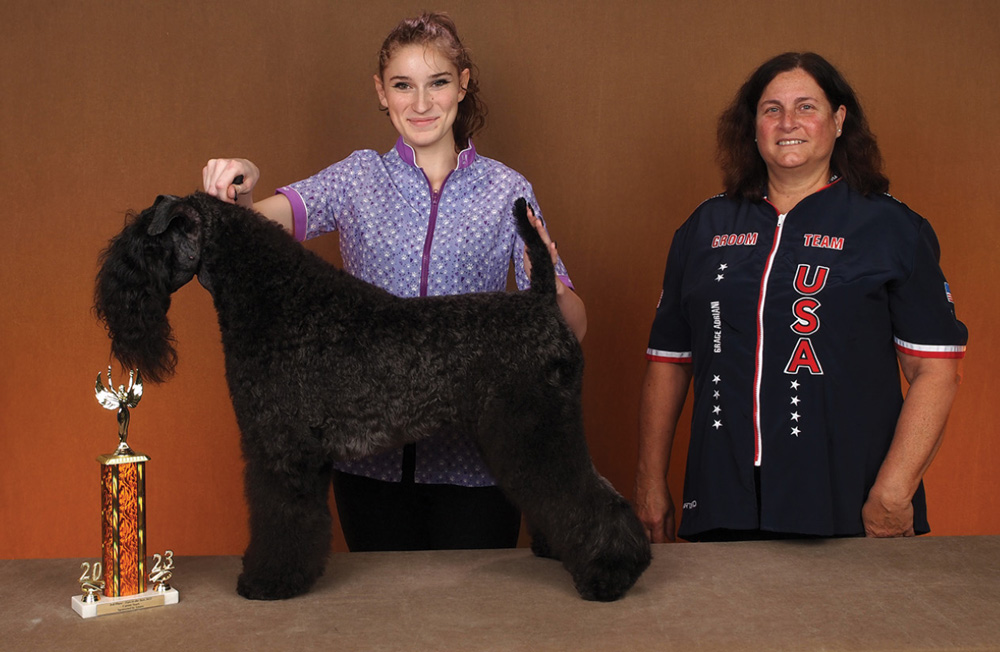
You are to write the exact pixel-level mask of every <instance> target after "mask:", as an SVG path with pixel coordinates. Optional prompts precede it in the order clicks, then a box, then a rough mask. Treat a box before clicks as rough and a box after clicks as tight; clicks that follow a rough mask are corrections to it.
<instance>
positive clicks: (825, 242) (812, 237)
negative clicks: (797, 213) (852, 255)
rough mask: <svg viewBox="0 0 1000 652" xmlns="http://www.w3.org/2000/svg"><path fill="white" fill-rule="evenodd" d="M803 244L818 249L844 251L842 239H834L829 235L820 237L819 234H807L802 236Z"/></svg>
mask: <svg viewBox="0 0 1000 652" xmlns="http://www.w3.org/2000/svg"><path fill="white" fill-rule="evenodd" d="M804 238H805V242H804V243H803V244H804V245H805V246H807V247H818V248H820V249H836V250H837V251H842V250H843V249H844V239H843V238H835V237H833V236H829V235H820V234H819V233H807V234H805V236H804Z"/></svg>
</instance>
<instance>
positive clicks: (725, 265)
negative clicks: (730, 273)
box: [719, 263, 729, 272]
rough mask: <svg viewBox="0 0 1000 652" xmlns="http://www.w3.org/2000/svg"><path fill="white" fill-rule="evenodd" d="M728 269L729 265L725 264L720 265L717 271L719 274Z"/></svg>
mask: <svg viewBox="0 0 1000 652" xmlns="http://www.w3.org/2000/svg"><path fill="white" fill-rule="evenodd" d="M728 268H729V265H727V264H725V263H722V264H721V265H719V271H720V272H724V271H726V269H728Z"/></svg>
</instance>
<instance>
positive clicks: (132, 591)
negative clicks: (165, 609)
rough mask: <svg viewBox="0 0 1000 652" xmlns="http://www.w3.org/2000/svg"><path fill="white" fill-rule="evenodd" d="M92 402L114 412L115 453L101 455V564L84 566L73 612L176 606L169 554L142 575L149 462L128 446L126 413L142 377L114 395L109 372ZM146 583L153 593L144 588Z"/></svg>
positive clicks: (139, 395)
mask: <svg viewBox="0 0 1000 652" xmlns="http://www.w3.org/2000/svg"><path fill="white" fill-rule="evenodd" d="M95 393H96V395H97V401H98V403H100V404H101V406H102V407H104V408H106V409H108V410H117V411H118V448H116V449H115V452H114V453H111V454H110V455H101V456H100V457H98V458H97V461H98V462H99V463H100V465H101V539H102V546H101V561H100V562H95V563H93V564H91V563H90V562H84V563H83V566H82V569H83V574H82V575H81V576H80V589H81V594H80V595H75V596H73V599H72V606H73V610H74V611H76V612H77V613H78V614H80V615H81V616H82V617H84V618H92V617H94V616H102V615H105V614H111V613H121V612H123V611H136V610H138V609H146V608H149V607H159V606H162V605H167V604H176V603H177V600H178V597H179V595H178V593H177V590H176V589H173V588H171V587H170V584H169V583H168V581H169V580H170V579H171V577H172V576H173V568H174V554H173V551H171V550H167V551H166V552H165V553H164V554H163V555H160V554H155V555H153V562H154V563H153V567H152V569H151V570H150V571H149V573H148V574H147V571H146V462H148V461H149V458H148V457H146V456H145V455H143V454H142V453H137V452H135V451H134V450H132V448H131V447H130V446H129V445H128V425H129V418H130V415H129V408H134V407H135V406H136V405H138V404H139V399H141V398H142V376H141V375H140V374H139V372H138V371H134V372H129V383H128V388H126V387H125V386H124V385H119V386H118V390H117V391H115V390H114V385H113V384H112V383H111V368H110V367H109V368H108V383H107V387H105V386H104V383H102V382H101V374H100V373H98V374H97V384H96V386H95ZM147 582H149V583H152V584H153V587H152V588H151V589H150V588H147Z"/></svg>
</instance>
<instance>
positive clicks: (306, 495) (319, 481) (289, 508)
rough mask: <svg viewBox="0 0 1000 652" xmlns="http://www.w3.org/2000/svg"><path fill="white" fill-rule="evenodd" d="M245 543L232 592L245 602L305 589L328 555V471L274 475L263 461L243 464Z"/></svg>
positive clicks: (303, 591) (294, 594)
mask: <svg viewBox="0 0 1000 652" xmlns="http://www.w3.org/2000/svg"><path fill="white" fill-rule="evenodd" d="M244 482H245V485H246V496H247V503H248V506H249V509H250V544H249V545H248V546H247V549H246V552H245V553H244V555H243V573H241V574H240V577H239V581H238V582H237V586H236V590H237V592H239V594H240V595H242V596H243V597H245V598H249V599H251V600H282V599H285V598H291V597H293V596H296V595H300V594H302V593H305V592H306V591H308V590H309V589H310V588H311V587H312V585H313V584H314V583H315V582H316V580H317V579H319V577H320V576H321V575H322V574H323V569H324V567H325V566H326V559H327V556H328V555H329V553H330V525H331V520H330V508H329V505H328V502H327V501H328V496H329V487H330V471H329V468H326V467H317V468H312V469H308V470H303V469H297V470H296V472H295V474H294V475H292V474H291V473H288V472H285V471H278V470H275V469H274V468H273V465H271V464H269V463H268V461H267V460H264V461H261V460H251V461H248V462H247V465H246V470H245V476H244Z"/></svg>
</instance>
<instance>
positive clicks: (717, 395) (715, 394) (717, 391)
mask: <svg viewBox="0 0 1000 652" xmlns="http://www.w3.org/2000/svg"><path fill="white" fill-rule="evenodd" d="M712 398H719V390H715V391H714V392H712Z"/></svg>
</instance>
